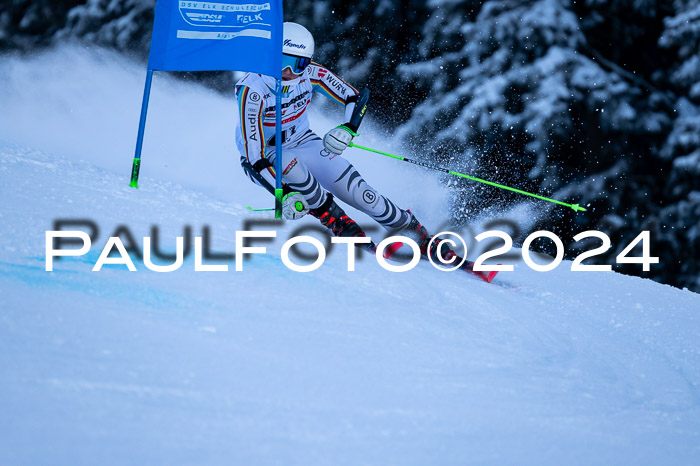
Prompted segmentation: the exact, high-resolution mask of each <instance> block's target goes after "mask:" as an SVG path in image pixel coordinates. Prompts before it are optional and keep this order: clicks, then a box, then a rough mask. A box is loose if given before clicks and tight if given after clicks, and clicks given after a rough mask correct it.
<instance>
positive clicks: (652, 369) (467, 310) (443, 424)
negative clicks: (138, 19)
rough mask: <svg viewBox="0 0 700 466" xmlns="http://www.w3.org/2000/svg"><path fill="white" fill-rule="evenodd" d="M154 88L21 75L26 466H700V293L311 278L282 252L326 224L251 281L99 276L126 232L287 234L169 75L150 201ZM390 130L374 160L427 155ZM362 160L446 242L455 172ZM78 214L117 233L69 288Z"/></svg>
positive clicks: (10, 264) (17, 248) (17, 330)
mask: <svg viewBox="0 0 700 466" xmlns="http://www.w3.org/2000/svg"><path fill="white" fill-rule="evenodd" d="M144 75H145V72H144V71H143V69H142V68H141V67H140V66H139V65H135V64H133V63H131V62H128V61H124V60H123V59H122V58H119V57H117V56H115V55H111V54H109V53H104V52H100V51H87V50H82V49H62V50H58V51H53V52H50V53H48V54H44V55H40V56H37V57H30V58H22V59H20V58H8V57H5V58H3V59H2V61H0V79H1V80H2V82H3V86H2V87H1V88H0V106H1V107H2V112H0V181H1V184H0V193H1V199H2V201H1V202H0V238H1V239H2V243H1V244H0V412H1V413H2V420H3V422H2V423H0V464H66V465H69V464H70V465H75V464H96V463H99V464H304V465H308V464H353V465H354V464H401V465H406V464H484V463H490V464H611V463H618V464H698V462H700V392H699V389H700V387H699V386H698V384H699V383H700V354H699V353H700V347H699V342H700V320H699V317H698V313H699V312H700V296H698V295H697V294H694V293H691V292H689V291H684V290H679V289H675V288H672V287H669V286H664V285H660V284H658V283H655V282H652V281H650V280H643V279H640V278H635V277H628V276H623V275H620V274H616V273H612V272H610V273H603V272H593V273H580V272H577V273H574V272H571V271H570V267H571V263H570V262H568V261H565V262H563V263H562V264H561V265H560V266H559V267H558V268H557V269H555V270H554V271H552V272H547V273H539V272H535V271H533V270H531V269H529V268H528V267H527V266H526V265H525V264H524V263H523V262H517V261H516V262H514V264H515V271H514V272H510V273H501V274H500V275H499V276H498V277H497V278H496V280H495V281H494V283H493V284H486V283H484V282H481V281H479V280H476V279H474V278H472V277H470V276H468V275H466V274H464V273H460V272H455V273H444V272H440V271H437V270H435V269H433V268H432V267H431V266H430V265H429V264H427V263H425V262H422V263H420V264H419V265H418V266H417V267H416V268H415V269H414V270H412V271H410V272H406V273H390V272H387V271H385V270H383V269H382V268H381V267H380V266H379V265H378V264H377V262H376V261H375V260H374V258H372V257H370V256H368V255H361V257H360V258H359V259H360V260H358V263H357V271H355V272H348V271H346V269H345V267H346V255H345V254H344V253H343V252H342V250H340V251H335V252H334V253H333V254H331V255H330V256H329V257H328V259H327V261H326V263H325V264H324V265H323V266H322V267H321V268H320V269H319V270H317V271H315V272H311V273H298V272H293V271H290V270H289V269H287V268H286V267H285V266H284V265H283V263H282V261H281V256H280V250H281V246H282V243H283V241H284V239H286V238H288V237H289V236H290V235H291V234H292V232H293V230H295V229H296V228H298V227H299V226H300V225H314V224H315V223H314V221H312V219H309V220H308V221H307V220H306V219H305V220H302V221H301V222H300V223H291V222H287V223H285V224H283V225H281V226H275V227H264V226H262V227H261V226H258V227H256V229H275V230H277V232H278V238H277V239H275V240H274V241H272V242H271V243H270V244H268V245H267V249H268V253H267V254H265V255H255V256H254V257H252V258H251V259H250V260H248V261H246V262H245V263H244V270H243V271H241V272H235V271H234V269H235V263H234V262H233V261H230V260H229V261H227V262H225V263H227V264H228V265H229V268H230V270H229V271H228V272H194V258H193V257H192V256H188V257H187V258H186V259H185V263H184V265H183V267H182V268H181V269H180V270H178V271H175V272H171V273H156V272H152V271H149V270H148V269H147V268H146V267H145V266H144V264H143V262H141V261H139V260H137V259H134V261H135V266H136V268H137V269H138V271H137V272H129V271H127V269H126V267H125V266H120V265H106V266H104V268H103V269H102V271H100V272H92V271H91V270H92V267H93V265H94V263H95V261H96V260H97V258H98V256H99V254H100V252H101V248H102V247H103V246H104V244H105V243H106V241H107V237H108V236H109V235H110V234H111V233H112V232H114V231H115V229H116V228H117V227H118V226H119V225H125V226H127V227H128V230H129V231H130V232H131V233H132V234H133V236H134V238H135V239H136V241H137V242H138V243H140V242H141V239H142V238H143V237H144V236H150V228H151V226H152V225H157V226H158V227H159V233H160V248H161V249H163V250H165V251H168V252H173V251H174V249H175V237H177V236H181V235H182V234H183V230H184V228H185V227H186V226H188V225H189V226H191V227H192V230H193V235H195V236H201V234H202V231H203V228H204V227H205V226H209V227H210V231H211V239H212V241H211V243H212V244H211V248H212V250H214V251H216V252H228V253H232V252H233V251H234V250H235V233H236V231H237V230H242V229H243V228H244V223H245V221H246V220H252V219H257V220H269V219H270V215H269V213H259V214H251V213H250V212H249V211H247V210H246V209H245V206H246V205H254V206H256V207H268V206H269V205H270V204H271V202H270V199H269V196H267V195H266V194H265V193H264V191H263V190H261V189H260V188H257V187H255V186H254V185H252V184H251V183H250V182H249V181H248V180H247V178H246V177H245V176H244V175H243V173H242V172H241V170H240V167H239V166H238V162H237V159H238V154H237V153H236V151H235V148H234V144H233V134H232V128H233V126H234V124H235V122H234V120H235V113H236V112H235V102H234V101H233V100H232V99H231V98H229V97H224V96H220V95H216V94H213V93H211V92H209V91H206V90H204V89H202V88H200V87H198V86H195V85H187V84H183V83H178V82H176V81H173V80H170V79H167V78H165V77H162V76H158V77H157V79H156V80H155V81H154V88H153V96H152V100H151V107H150V113H149V120H148V125H147V129H146V141H145V146H144V155H143V168H142V176H141V187H140V189H138V190H136V189H132V188H129V187H128V186H127V184H128V175H129V171H130V167H131V157H132V154H133V145H134V139H135V134H136V125H137V121H138V114H139V106H140V101H141V92H142V87H143V79H144ZM374 111H378V110H376V109H375V110H374ZM340 118H342V116H341V115H340V112H339V110H338V112H337V113H333V112H330V111H329V112H325V113H323V114H321V113H314V114H312V125H313V127H315V128H317V130H318V131H319V132H323V131H325V130H326V129H328V128H330V127H332V126H333V125H335V124H337V123H339V122H340V121H339V119H340ZM367 123H369V124H367ZM366 124H367V127H366V128H365V132H366V134H363V135H362V136H361V137H360V139H359V140H360V141H362V142H363V143H365V144H367V145H370V146H376V147H379V148H384V149H387V150H389V149H392V150H395V151H400V150H401V148H400V147H396V146H392V142H391V140H388V139H386V138H383V137H382V136H381V135H380V134H379V133H378V132H376V131H375V132H373V131H372V128H371V120H370V121H369V122H366ZM346 157H348V158H349V159H351V160H352V162H353V163H354V164H355V165H356V166H357V167H358V168H359V170H360V171H361V172H362V173H363V174H364V176H365V177H366V178H367V179H368V181H369V182H370V183H371V184H372V185H374V186H375V187H376V188H377V189H379V190H380V191H381V192H383V193H385V194H387V195H388V196H390V197H391V198H392V199H394V200H395V201H396V202H398V203H399V204H400V205H402V206H405V207H411V208H412V209H413V210H414V212H416V214H417V215H418V216H419V217H420V218H421V219H423V221H424V222H425V223H426V224H427V226H428V227H429V228H431V229H435V228H437V226H438V224H439V223H440V221H441V218H442V217H444V216H445V199H446V198H447V194H446V191H445V190H444V189H445V188H444V187H442V186H441V185H440V184H439V180H438V179H437V178H434V177H433V175H432V174H430V173H427V172H424V171H422V170H419V169H416V168H413V167H411V166H404V165H402V164H399V163H397V162H395V161H392V160H389V159H382V158H375V157H374V156H371V155H367V154H364V153H360V152H359V151H352V150H350V151H348V153H347V154H346ZM353 213H354V212H353ZM357 218H358V220H359V221H360V222H361V223H363V224H366V225H369V223H370V222H369V219H368V218H367V217H364V216H361V215H359V214H358V215H357ZM56 219H91V220H93V221H94V222H95V223H96V224H97V225H99V228H100V231H99V236H98V237H97V238H96V239H95V242H94V244H93V248H92V249H91V251H90V252H89V253H88V254H87V255H85V256H82V257H78V258H64V259H62V260H60V261H56V262H55V264H54V271H53V272H47V271H45V257H44V252H45V232H46V230H51V229H52V228H53V222H54V220H56ZM161 263H162V262H161ZM659 266H673V265H672V264H666V265H664V264H661V265H659Z"/></svg>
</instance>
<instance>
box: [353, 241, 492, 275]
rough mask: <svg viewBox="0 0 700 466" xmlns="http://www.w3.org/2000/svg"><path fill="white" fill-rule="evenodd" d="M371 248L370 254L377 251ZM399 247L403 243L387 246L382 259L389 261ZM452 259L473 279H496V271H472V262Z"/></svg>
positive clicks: (455, 257)
mask: <svg viewBox="0 0 700 466" xmlns="http://www.w3.org/2000/svg"><path fill="white" fill-rule="evenodd" d="M372 246H373V247H372V248H371V249H370V248H368V249H367V250H368V251H370V252H376V250H377V249H376V246H374V244H372ZM401 246H403V243H401V242H396V243H392V244H391V245H389V246H388V247H387V248H386V249H385V250H384V258H385V259H387V260H391V258H392V256H393V255H394V254H395V253H396V251H398V250H399V249H401ZM453 257H454V261H453V262H458V263H459V262H461V263H462V265H460V266H459V269H458V270H463V271H464V272H467V273H468V274H470V275H473V276H474V277H476V278H479V279H481V280H483V281H485V282H486V283H491V282H492V281H493V279H494V278H495V277H496V275H497V274H498V271H497V270H488V271H484V272H482V271H478V270H474V262H472V261H469V260H466V259H464V260H463V259H462V258H461V257H459V256H458V255H457V254H454V256H453ZM420 258H421V259H422V260H425V261H429V260H430V259H428V256H426V255H425V254H421V256H420Z"/></svg>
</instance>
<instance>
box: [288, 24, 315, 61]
mask: <svg viewBox="0 0 700 466" xmlns="http://www.w3.org/2000/svg"><path fill="white" fill-rule="evenodd" d="M283 35H284V39H283V43H282V53H283V54H285V55H294V56H295V57H304V58H309V59H310V58H311V57H312V56H313V54H314V46H315V44H314V36H312V35H311V33H310V32H309V30H308V29H306V28H305V27H304V26H302V25H301V24H297V23H284V34H283Z"/></svg>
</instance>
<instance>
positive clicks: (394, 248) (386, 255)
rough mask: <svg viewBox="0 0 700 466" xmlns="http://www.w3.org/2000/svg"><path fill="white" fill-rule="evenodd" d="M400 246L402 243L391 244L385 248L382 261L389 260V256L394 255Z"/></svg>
mask: <svg viewBox="0 0 700 466" xmlns="http://www.w3.org/2000/svg"><path fill="white" fill-rule="evenodd" d="M401 246H403V243H402V242H401V241H397V242H395V243H391V244H390V245H389V246H387V247H386V249H385V250H384V259H387V260H388V259H391V256H393V255H394V254H395V253H396V251H398V250H399V249H401Z"/></svg>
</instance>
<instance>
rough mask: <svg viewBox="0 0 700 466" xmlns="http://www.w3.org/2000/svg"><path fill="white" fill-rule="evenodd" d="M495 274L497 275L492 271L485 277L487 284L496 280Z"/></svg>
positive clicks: (496, 271)
mask: <svg viewBox="0 0 700 466" xmlns="http://www.w3.org/2000/svg"><path fill="white" fill-rule="evenodd" d="M497 274H498V270H492V271H490V272H489V273H488V274H487V275H486V277H485V278H484V280H486V282H487V283H491V282H492V281H493V279H494V278H496V275H497Z"/></svg>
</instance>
